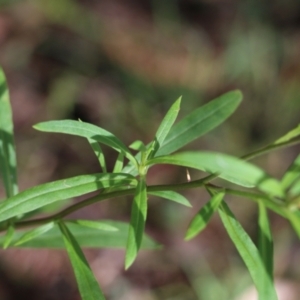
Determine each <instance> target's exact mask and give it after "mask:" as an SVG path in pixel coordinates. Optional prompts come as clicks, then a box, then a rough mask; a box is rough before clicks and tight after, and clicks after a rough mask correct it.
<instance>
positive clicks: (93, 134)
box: [33, 120, 137, 166]
mask: <svg viewBox="0 0 300 300" xmlns="http://www.w3.org/2000/svg"><path fill="white" fill-rule="evenodd" d="M33 127H34V128H35V129H37V130H40V131H46V132H57V133H66V134H71V135H76V136H82V137H85V138H88V139H92V140H96V141H98V142H100V143H103V144H105V145H107V146H110V147H112V148H114V149H115V150H117V151H119V152H122V153H123V154H124V155H125V156H126V157H127V158H128V159H129V160H130V161H131V162H132V163H133V165H134V166H136V165H137V163H136V159H135V158H134V156H133V155H132V154H131V153H130V151H129V149H128V148H127V147H126V146H125V145H124V144H123V143H122V142H121V141H120V140H119V139H118V138H117V137H116V136H114V135H113V134H112V133H110V132H108V131H107V130H105V129H102V128H101V127H98V126H96V125H93V124H89V123H85V122H79V121H74V120H62V121H48V122H43V123H38V124H36V125H34V126H33Z"/></svg>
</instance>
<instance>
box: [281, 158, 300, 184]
mask: <svg viewBox="0 0 300 300" xmlns="http://www.w3.org/2000/svg"><path fill="white" fill-rule="evenodd" d="M297 179H300V154H299V155H298V156H297V157H296V158H295V160H294V161H293V163H292V164H291V166H290V167H289V168H288V170H287V171H286V172H285V174H284V175H283V177H282V180H281V186H282V188H283V189H285V190H287V189H288V188H290V187H291V186H292V185H293V183H295V181H296V180H297Z"/></svg>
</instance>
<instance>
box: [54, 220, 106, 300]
mask: <svg viewBox="0 0 300 300" xmlns="http://www.w3.org/2000/svg"><path fill="white" fill-rule="evenodd" d="M59 228H60V230H61V233H62V235H63V239H64V242H65V246H66V249H67V252H68V255H69V258H70V261H71V264H72V267H73V270H74V273H75V277H76V281H77V284H78V288H79V292H80V295H81V299H82V300H105V298H104V296H103V293H102V291H101V290H100V287H99V284H98V282H97V280H96V278H95V276H94V274H93V272H92V270H91V268H90V266H89V264H88V262H87V260H86V258H85V256H84V254H83V252H82V250H81V249H80V246H79V244H78V242H77V241H76V239H75V237H74V236H73V235H72V233H71V231H70V230H69V229H68V228H67V226H66V225H65V224H64V223H63V222H59Z"/></svg>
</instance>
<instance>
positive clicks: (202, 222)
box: [185, 193, 225, 240]
mask: <svg viewBox="0 0 300 300" xmlns="http://www.w3.org/2000/svg"><path fill="white" fill-rule="evenodd" d="M224 195H225V194H224V193H218V194H216V195H214V196H213V197H212V198H211V199H210V200H209V201H208V203H207V204H205V205H204V206H203V207H202V208H201V209H200V210H199V212H198V213H197V215H196V216H195V217H194V218H193V220H192V221H191V223H190V225H189V228H188V230H187V233H186V235H185V239H186V240H190V239H192V238H193V237H195V236H196V235H197V234H199V233H200V232H201V231H202V230H203V229H204V228H205V227H206V226H207V224H208V222H209V221H210V219H211V217H212V215H213V214H214V212H215V211H216V210H217V209H218V207H219V205H220V203H221V201H222V200H223V198H224Z"/></svg>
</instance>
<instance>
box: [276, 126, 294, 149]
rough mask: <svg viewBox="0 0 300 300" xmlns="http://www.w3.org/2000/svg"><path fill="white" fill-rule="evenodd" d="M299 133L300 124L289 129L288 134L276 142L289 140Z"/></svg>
mask: <svg viewBox="0 0 300 300" xmlns="http://www.w3.org/2000/svg"><path fill="white" fill-rule="evenodd" d="M299 135H300V124H299V125H298V126H297V127H296V128H294V129H292V130H291V131H289V132H288V133H287V134H285V135H284V136H283V137H281V138H280V139H278V140H276V141H275V143H274V144H281V143H285V142H288V141H290V140H292V139H294V138H296V137H298V136H299Z"/></svg>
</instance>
